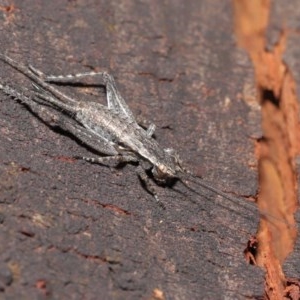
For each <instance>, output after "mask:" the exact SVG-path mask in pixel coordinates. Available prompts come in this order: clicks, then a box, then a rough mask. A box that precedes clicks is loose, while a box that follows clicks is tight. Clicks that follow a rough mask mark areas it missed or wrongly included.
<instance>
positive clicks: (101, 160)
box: [77, 155, 138, 165]
mask: <svg viewBox="0 0 300 300" xmlns="http://www.w3.org/2000/svg"><path fill="white" fill-rule="evenodd" d="M77 158H79V159H83V160H85V161H87V162H90V163H92V164H101V165H106V164H108V163H110V162H114V163H117V164H119V163H128V162H137V161H138V159H137V157H135V156H133V155H112V156H104V157H84V156H83V157H77Z"/></svg>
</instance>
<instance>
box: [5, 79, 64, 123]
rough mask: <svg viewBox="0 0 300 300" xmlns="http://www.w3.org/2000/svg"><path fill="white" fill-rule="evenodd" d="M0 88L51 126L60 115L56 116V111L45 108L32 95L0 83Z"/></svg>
mask: <svg viewBox="0 0 300 300" xmlns="http://www.w3.org/2000/svg"><path fill="white" fill-rule="evenodd" d="M0 90H2V92H3V93H5V94H6V95H8V96H10V97H12V98H14V99H16V100H18V101H20V102H21V103H22V104H24V105H25V106H27V107H28V108H29V110H30V111H31V112H32V113H33V114H34V115H36V116H37V117H38V118H39V119H41V120H42V121H43V122H44V123H46V124H48V125H49V126H52V127H53V126H56V125H57V122H58V120H59V119H60V117H59V116H58V112H57V111H55V110H54V109H49V108H48V109H47V108H46V107H43V106H41V105H40V104H39V103H37V102H36V101H35V99H34V97H32V96H28V95H26V94H25V92H24V91H22V92H19V91H17V90H15V89H14V88H12V87H10V86H9V85H2V84H0ZM24 90H25V89H24ZM26 91H27V90H26ZM54 111H55V113H54Z"/></svg>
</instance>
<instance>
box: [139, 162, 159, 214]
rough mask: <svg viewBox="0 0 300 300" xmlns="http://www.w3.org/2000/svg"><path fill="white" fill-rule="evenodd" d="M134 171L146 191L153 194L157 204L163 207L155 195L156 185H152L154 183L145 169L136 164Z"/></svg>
mask: <svg viewBox="0 0 300 300" xmlns="http://www.w3.org/2000/svg"><path fill="white" fill-rule="evenodd" d="M136 172H137V174H138V176H139V178H140V179H141V180H142V182H143V183H144V184H145V186H146V189H147V191H148V192H150V193H151V194H152V195H153V197H154V199H155V200H156V202H157V203H158V205H159V206H160V207H162V208H163V209H165V205H164V204H163V203H162V202H161V201H160V200H159V198H158V196H157V192H156V189H155V188H156V185H154V183H153V182H152V181H151V180H150V178H149V177H148V175H147V174H146V172H145V170H144V169H143V168H142V167H141V166H140V165H138V166H137V168H136Z"/></svg>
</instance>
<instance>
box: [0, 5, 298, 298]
mask: <svg viewBox="0 0 300 300" xmlns="http://www.w3.org/2000/svg"><path fill="white" fill-rule="evenodd" d="M294 2H295V1H290V2H289V4H285V3H284V2H283V1H274V5H275V6H274V7H273V10H274V12H273V14H272V19H271V27H270V41H272V38H273V37H274V36H276V34H278V33H279V30H280V29H281V27H280V26H282V24H283V22H284V21H287V22H286V23H285V24H286V25H287V26H291V27H293V26H294V27H293V29H294V30H295V32H294V34H292V35H291V37H290V40H291V45H289V49H288V51H287V54H286V55H287V61H288V63H290V64H291V67H292V68H294V71H295V72H294V74H295V77H296V79H298V77H299V75H298V74H299V73H297V70H299V68H297V65H298V64H299V60H298V59H297V58H298V56H299V51H298V49H299V47H298V48H297V43H299V41H298V40H299V39H298V36H297V33H296V29H297V28H296V20H297V16H298V15H299V12H298V10H297V8H295V9H294V7H292V5H293V3H294ZM274 16H276V17H277V19H276V20H277V22H275V20H274ZM0 24H1V27H0V28H1V31H0V35H1V44H0V51H1V52H6V53H7V54H8V55H9V56H11V57H13V58H14V59H15V60H18V61H20V62H23V63H30V64H32V65H33V66H35V67H37V68H39V69H41V70H42V71H43V72H45V73H46V74H69V73H76V72H83V71H91V70H108V71H110V72H111V73H112V74H113V75H114V76H115V78H116V81H117V84H118V87H119V88H120V91H121V93H122V95H123V96H124V98H125V99H126V102H127V103H128V105H129V106H130V108H131V109H132V110H133V112H134V113H135V115H136V116H138V117H141V118H144V119H146V120H149V121H152V122H154V123H155V124H156V125H157V131H156V138H157V140H158V141H159V142H160V143H161V144H162V145H163V146H164V147H174V148H175V149H176V150H177V151H178V152H179V154H180V156H181V157H182V158H183V160H184V161H185V163H186V165H187V166H188V167H189V168H190V169H192V170H193V171H194V172H196V173H197V174H199V175H201V176H202V177H203V178H204V179H205V180H206V181H207V182H210V183H211V184H212V185H213V186H215V187H216V188H219V189H221V190H223V191H226V192H229V193H230V194H231V195H234V196H240V197H242V196H243V197H244V198H243V199H241V200H240V201H241V203H246V201H247V200H246V198H248V197H249V198H250V197H251V196H254V195H255V194H256V176H257V175H256V171H257V170H256V161H255V157H254V153H253V151H254V142H255V138H258V137H259V136H260V128H259V124H260V113H259V108H258V107H257V105H256V104H255V87H254V82H253V70H252V67H251V64H250V62H249V59H248V57H247V56H246V54H245V53H244V52H243V51H242V50H240V49H238V48H237V46H236V44H235V40H234V35H233V12H232V7H231V1H208V0H207V1H205V0H204V1H184V2H183V1H178V0H176V1H160V2H159V1H156V2H155V1H103V0H100V1H99V0H97V1H96V0H94V1H48V2H41V1H33V0H32V1H14V5H13V6H10V9H8V8H7V7H2V10H1V11H0ZM297 39H298V40H297ZM0 76H1V80H0V82H6V83H9V84H10V85H12V86H14V87H15V88H16V89H18V88H22V87H23V86H24V87H27V88H30V87H31V85H30V83H29V82H28V81H27V80H25V78H24V76H22V75H19V74H17V73H16V72H15V71H14V70H12V69H10V68H8V67H7V66H4V64H1V68H0ZM63 89H64V90H65V91H66V92H67V93H69V94H70V95H74V97H77V98H80V99H84V98H85V97H86V98H88V99H93V98H95V97H96V98H97V101H101V102H102V103H105V94H104V90H103V89H86V88H74V87H71V88H63ZM0 101H1V108H0V298H3V299H46V298H48V299H245V298H247V299H249V298H250V299H252V298H255V297H259V296H261V295H263V275H264V274H263V271H262V270H260V269H258V268H256V267H254V266H251V265H248V264H247V263H246V261H245V259H244V255H243V251H244V249H245V248H246V245H247V241H248V240H249V239H250V237H251V235H253V234H255V232H256V227H257V222H258V216H256V214H255V213H254V212H253V211H252V210H250V209H248V207H247V206H244V205H239V204H238V203H230V202H229V201H228V200H224V199H222V198H221V197H217V196H216V195H214V194H213V193H211V192H208V191H207V190H205V189H203V188H201V187H199V186H197V185H195V184H192V186H193V188H194V189H196V190H197V193H193V192H191V191H189V190H187V188H185V187H184V186H183V185H182V184H180V183H177V184H176V185H175V186H174V187H173V189H170V188H159V196H160V198H161V200H162V202H163V203H164V204H165V206H166V210H162V209H161V208H160V207H159V206H158V205H157V204H156V203H155V202H154V201H153V197H152V196H151V195H150V194H148V193H147V191H145V189H143V187H142V185H141V184H140V181H139V179H138V177H137V176H136V173H135V167H134V166H132V165H127V166H125V167H124V168H119V169H115V168H108V167H104V166H99V165H91V164H88V163H85V162H82V161H76V160H74V159H72V157H73V156H75V155H83V156H91V155H94V154H93V153H91V152H90V151H89V150H88V149H87V148H85V147H83V145H81V144H80V143H78V142H77V141H76V139H74V137H71V136H69V135H68V134H64V133H62V132H61V131H60V130H59V129H57V128H51V127H49V126H47V124H45V123H43V122H42V121H41V120H38V119H37V118H36V117H34V116H33V114H32V113H31V112H30V111H28V109H27V108H26V107H24V106H23V105H21V104H20V103H18V102H17V101H15V100H13V99H10V98H9V97H7V96H5V95H4V94H1V96H0ZM297 263H298V265H299V262H297V259H296V258H295V257H294V256H293V260H290V262H289V263H288V264H287V266H288V270H293V272H292V274H291V276H295V274H296V273H297ZM287 275H288V274H287ZM159 291H161V292H162V294H163V296H162V297H160V296H159Z"/></svg>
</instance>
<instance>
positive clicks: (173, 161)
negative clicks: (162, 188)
mask: <svg viewBox="0 0 300 300" xmlns="http://www.w3.org/2000/svg"><path fill="white" fill-rule="evenodd" d="M164 152H165V157H164V160H163V161H162V162H160V163H159V164H158V165H156V166H154V167H153V169H152V173H153V176H154V178H155V179H156V180H158V181H161V182H166V181H167V180H168V179H172V178H178V173H183V172H184V171H185V170H184V168H183V167H182V166H181V160H180V158H179V156H178V154H177V153H176V151H175V150H174V149H172V148H168V149H164Z"/></svg>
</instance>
